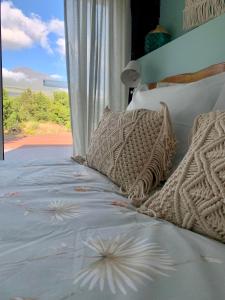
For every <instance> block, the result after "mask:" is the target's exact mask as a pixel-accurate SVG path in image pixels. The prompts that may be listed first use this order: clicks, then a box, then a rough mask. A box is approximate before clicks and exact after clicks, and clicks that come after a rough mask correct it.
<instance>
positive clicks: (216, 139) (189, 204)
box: [139, 112, 225, 242]
mask: <svg viewBox="0 0 225 300" xmlns="http://www.w3.org/2000/svg"><path fill="white" fill-rule="evenodd" d="M139 211H140V212H142V213H145V214H148V215H150V216H156V217H158V218H162V219H165V220H167V221H169V222H172V223H174V224H177V225H178V226H180V227H183V228H186V229H190V230H193V231H196V232H198V233H201V234H205V235H207V236H209V237H212V238H215V239H217V240H220V241H222V242H225V112H211V113H208V114H203V115H200V116H199V117H197V119H196V121H195V125H194V128H193V137H192V143H191V146H190V148H189V150H188V153H187V154H186V156H185V157H184V159H183V161H182V162H181V163H180V165H179V166H178V168H177V170H176V171H175V172H174V173H173V174H172V176H171V177H170V178H169V179H168V181H167V183H166V184H165V185H164V187H163V188H162V189H161V191H159V192H157V193H155V194H154V195H153V196H152V197H150V198H149V199H148V200H147V201H146V202H145V203H144V204H143V205H142V207H141V208H140V209H139Z"/></svg>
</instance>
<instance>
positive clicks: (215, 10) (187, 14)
mask: <svg viewBox="0 0 225 300" xmlns="http://www.w3.org/2000/svg"><path fill="white" fill-rule="evenodd" d="M224 12H225V2H224V0H185V8H184V11H183V28H184V29H191V28H193V27H196V26H199V25H201V24H203V23H205V22H207V21H208V20H210V19H212V18H215V17H218V16H219V15H221V14H222V13H224Z"/></svg>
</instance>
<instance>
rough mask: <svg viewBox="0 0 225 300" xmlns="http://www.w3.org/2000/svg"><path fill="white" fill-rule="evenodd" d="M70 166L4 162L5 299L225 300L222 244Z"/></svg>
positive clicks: (0, 267)
mask: <svg viewBox="0 0 225 300" xmlns="http://www.w3.org/2000/svg"><path fill="white" fill-rule="evenodd" d="M125 200H126V198H124V197H123V196H122V195H121V194H120V191H119V188H118V187H117V186H116V185H114V184H113V183H112V182H111V181H109V180H108V179H107V178H106V177H104V176H103V175H101V174H99V173H98V172H96V171H95V170H92V169H90V168H88V167H85V166H81V165H78V164H76V163H74V162H73V161H70V160H62V161H54V160H52V161H42V162H41V161H32V162H24V163H23V162H12V163H8V162H1V163H0V300H106V299H107V300H112V299H113V300H115V299H116V300H126V299H129V300H146V299H149V300H181V299H182V300H190V299H193V300H212V299H217V300H224V299H225V285H224V279H225V245H224V244H222V243H219V242H217V241H214V240H211V239H208V238H207V237H203V236H201V235H198V234H196V233H193V232H191V231H187V230H184V229H180V228H178V227H176V226H174V225H173V224H170V223H168V222H165V221H163V220H158V219H154V218H150V217H148V216H145V215H142V214H139V213H137V212H136V211H135V210H134V209H132V208H130V207H118V206H114V205H113V201H125Z"/></svg>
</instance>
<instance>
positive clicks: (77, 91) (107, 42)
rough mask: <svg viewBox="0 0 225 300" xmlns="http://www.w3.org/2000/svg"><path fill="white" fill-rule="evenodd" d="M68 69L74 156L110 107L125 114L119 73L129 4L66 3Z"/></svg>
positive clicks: (125, 57)
mask: <svg viewBox="0 0 225 300" xmlns="http://www.w3.org/2000/svg"><path fill="white" fill-rule="evenodd" d="M65 27H66V50H67V70H68V84H69V94H70V106H71V119H72V133H73V141H74V147H73V152H74V156H75V155H85V154H86V151H87V147H88V144H89V140H90V135H91V132H92V131H93V129H94V128H95V127H96V126H97V124H98V121H99V119H100V117H101V115H102V113H103V110H104V108H105V107H106V106H107V105H109V106H110V108H111V109H112V110H115V111H118V110H123V109H125V107H126V105H127V99H128V91H127V90H126V88H125V86H123V84H122V83H121V80H120V73H121V71H122V69H123V68H124V66H125V65H126V64H127V63H128V61H129V60H130V52H131V50H130V48H131V46H130V28H131V18H130V0H65Z"/></svg>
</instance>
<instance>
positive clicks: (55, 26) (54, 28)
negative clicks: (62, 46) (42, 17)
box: [48, 19, 64, 36]
mask: <svg viewBox="0 0 225 300" xmlns="http://www.w3.org/2000/svg"><path fill="white" fill-rule="evenodd" d="M48 27H49V31H50V32H54V33H56V34H57V35H59V36H64V22H63V21H60V20H59V19H52V20H51V21H50V22H49V25H48Z"/></svg>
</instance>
